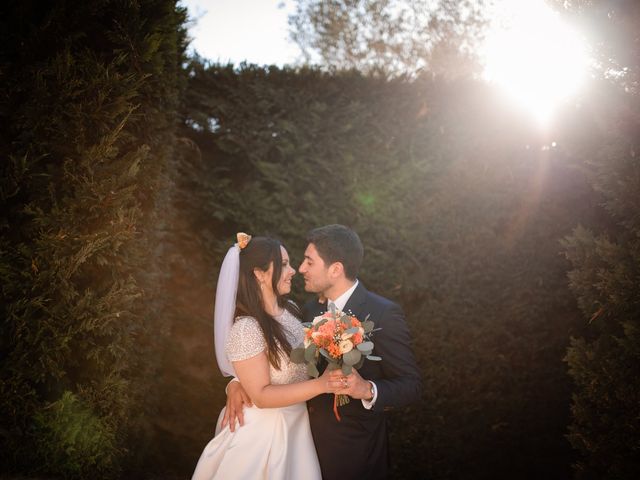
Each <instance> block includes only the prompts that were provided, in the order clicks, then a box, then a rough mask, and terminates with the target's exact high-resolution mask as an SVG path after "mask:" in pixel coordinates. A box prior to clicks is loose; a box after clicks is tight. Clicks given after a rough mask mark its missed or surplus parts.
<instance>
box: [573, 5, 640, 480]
mask: <svg viewBox="0 0 640 480" xmlns="http://www.w3.org/2000/svg"><path fill="white" fill-rule="evenodd" d="M639 7H640V6H639V5H638V3H637V2H633V1H621V2H609V1H605V2H595V3H594V2H581V1H579V2H571V3H570V4H569V8H568V9H566V10H564V14H565V15H566V16H567V17H569V18H571V19H572V20H573V21H574V22H577V23H579V24H580V25H581V26H582V28H583V29H584V31H585V32H587V35H588V36H589V38H590V40H591V43H592V45H594V46H595V48H594V50H593V54H594V56H595V58H596V59H597V60H598V62H597V65H596V67H597V69H598V70H599V72H600V74H601V76H602V77H603V79H606V81H605V80H602V81H600V82H598V83H596V84H594V85H593V88H592V89H591V91H590V92H589V98H588V99H585V101H584V102H583V104H584V106H583V109H584V110H585V111H589V112H590V113H589V115H588V117H590V121H584V120H585V119H584V117H582V121H581V122H579V123H578V124H577V125H576V124H574V125H573V127H571V128H569V130H570V131H571V133H570V134H569V135H567V139H568V142H567V148H568V149H570V150H571V151H573V152H574V153H573V154H574V156H576V157H577V158H580V159H581V161H580V166H581V168H582V169H583V171H584V172H585V174H586V176H587V177H588V178H589V181H590V183H591V184H592V186H593V189H594V191H595V192H597V194H598V197H597V203H598V205H599V206H600V208H601V212H602V213H601V215H600V218H599V221H597V222H595V223H592V224H588V225H580V226H578V227H576V229H575V230H574V232H573V233H572V234H571V235H570V236H568V237H567V238H566V239H565V241H564V243H563V244H564V248H565V255H566V256H567V258H568V259H569V260H570V261H571V264H572V270H571V271H570V272H569V281H570V286H571V289H572V291H573V292H574V294H575V296H576V298H577V300H578V304H579V306H580V309H581V311H582V313H583V314H584V317H585V323H586V324H587V330H586V332H585V333H584V335H582V336H577V337H575V338H574V339H573V340H572V343H571V347H570V348H569V350H568V353H567V356H566V360H567V363H568V365H569V372H570V374H571V377H572V379H573V381H574V383H575V391H574V394H573V402H572V414H573V418H572V423H571V425H570V427H569V432H570V433H569V440H570V441H571V444H572V445H573V447H574V448H575V449H576V450H577V451H578V452H580V458H579V460H578V462H577V463H576V465H575V468H576V474H577V477H578V478H611V479H613V478H616V479H617V478H636V477H637V476H638V475H639V474H640V462H639V461H638V452H639V451H640V432H639V431H638V416H639V415H640V410H639V405H640V381H639V380H638V376H637V375H636V374H635V373H634V372H636V371H637V370H638V369H639V368H640V336H639V335H638V331H639V329H640V325H639V323H638V322H639V320H640V310H639V307H640V241H639V240H638V239H639V238H640V217H639V213H638V212H640V162H638V157H637V155H638V154H637V152H638V148H639V147H640V145H639V144H638V138H639V136H640V116H639V115H638V112H640V102H639V97H638V80H639V79H640V76H639V75H640V70H639V68H640V57H639V54H640V50H639V49H638V38H639V37H638V35H639V33H638V29H637V25H638V20H639V19H640V8H639Z"/></svg>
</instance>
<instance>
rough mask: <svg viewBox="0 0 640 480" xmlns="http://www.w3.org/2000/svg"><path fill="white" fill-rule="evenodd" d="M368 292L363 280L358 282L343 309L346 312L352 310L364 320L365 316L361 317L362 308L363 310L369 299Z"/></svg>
mask: <svg viewBox="0 0 640 480" xmlns="http://www.w3.org/2000/svg"><path fill="white" fill-rule="evenodd" d="M367 293H368V292H367V289H366V288H364V285H363V284H362V282H358V286H357V287H356V289H355V290H354V291H353V293H352V294H351V297H349V300H347V304H346V305H345V306H344V309H343V311H344V312H346V313H349V312H351V313H352V314H353V315H355V316H356V317H357V318H358V319H359V320H364V319H363V318H360V317H361V315H362V314H363V311H362V310H363V305H364V304H365V302H366V300H367Z"/></svg>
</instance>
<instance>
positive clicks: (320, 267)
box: [298, 243, 332, 293]
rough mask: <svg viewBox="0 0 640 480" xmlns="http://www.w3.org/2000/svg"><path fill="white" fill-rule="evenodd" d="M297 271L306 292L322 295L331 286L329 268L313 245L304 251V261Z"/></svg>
mask: <svg viewBox="0 0 640 480" xmlns="http://www.w3.org/2000/svg"><path fill="white" fill-rule="evenodd" d="M298 271H299V272H300V273H301V274H302V276H303V277H304V289H305V290H306V291H307V292H313V293H323V292H326V291H327V290H328V289H329V288H330V287H331V286H332V282H331V278H330V275H329V268H328V267H327V265H326V264H325V263H324V260H322V258H321V257H320V255H318V250H316V247H315V245H314V244H313V243H310V244H309V245H308V246H307V249H306V250H305V251H304V260H303V262H302V264H301V265H300V268H298Z"/></svg>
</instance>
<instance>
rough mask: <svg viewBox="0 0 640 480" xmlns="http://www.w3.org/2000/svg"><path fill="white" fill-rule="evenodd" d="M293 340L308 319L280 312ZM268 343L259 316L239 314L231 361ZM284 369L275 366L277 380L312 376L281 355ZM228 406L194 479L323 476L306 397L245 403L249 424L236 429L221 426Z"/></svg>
mask: <svg viewBox="0 0 640 480" xmlns="http://www.w3.org/2000/svg"><path fill="white" fill-rule="evenodd" d="M276 321H278V322H279V323H280V324H281V325H282V326H283V327H284V330H285V332H286V335H287V339H288V340H289V343H290V345H291V346H292V347H293V348H295V347H297V346H298V345H300V344H301V343H302V339H303V336H304V331H303V329H302V325H301V324H300V322H299V321H298V319H296V318H295V317H294V316H293V315H292V314H291V313H289V312H288V311H286V310H285V311H284V313H283V314H282V315H280V316H278V317H276ZM265 348H266V343H265V340H264V336H263V334H262V330H261V329H260V326H259V325H258V322H257V321H256V320H255V319H254V318H253V317H239V318H238V319H236V321H235V323H234V324H233V327H232V328H231V331H230V333H229V338H228V340H227V345H226V354H227V356H228V357H229V359H230V360H231V361H239V360H246V359H247V358H251V357H253V356H255V355H257V354H259V353H260V352H262V351H264V350H265ZM280 367H281V369H280V370H276V369H275V368H273V366H272V365H270V366H269V371H270V378H271V384H272V385H276V384H280V385H282V384H288V383H294V382H300V381H303V380H307V379H308V378H309V377H308V376H307V372H306V367H305V365H304V364H295V363H292V362H291V361H290V360H289V358H288V357H286V356H282V357H281V358H280ZM223 416H224V409H222V412H221V413H220V416H219V417H218V423H217V425H216V435H215V437H213V439H212V440H211V441H210V442H209V443H208V444H207V446H206V447H205V449H204V451H203V452H202V455H201V456H200V460H198V465H197V466H196V469H195V472H194V473H193V477H192V480H212V479H224V480H234V479H237V480H245V479H246V480H252V479H272V480H286V479H291V480H297V479H311V480H313V479H318V480H319V479H320V478H321V474H320V465H319V464H318V457H317V455H316V450H315V447H314V445H313V439H312V437H311V429H310V428H309V416H308V413H307V406H306V403H304V402H302V403H296V404H294V405H291V406H288V407H282V408H257V407H255V406H253V407H249V408H248V407H245V408H244V426H242V427H240V426H236V431H235V432H231V430H229V426H228V425H227V426H226V427H225V428H224V429H222V430H221V429H220V422H221V421H222V417H223Z"/></svg>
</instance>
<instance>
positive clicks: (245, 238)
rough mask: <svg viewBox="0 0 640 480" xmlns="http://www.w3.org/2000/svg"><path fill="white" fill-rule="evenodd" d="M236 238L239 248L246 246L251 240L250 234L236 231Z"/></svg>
mask: <svg viewBox="0 0 640 480" xmlns="http://www.w3.org/2000/svg"><path fill="white" fill-rule="evenodd" d="M236 238H237V239H238V247H239V248H240V250H242V249H243V248H244V247H246V246H247V245H248V244H249V242H250V241H251V235H248V234H246V233H244V232H238V233H236Z"/></svg>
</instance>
